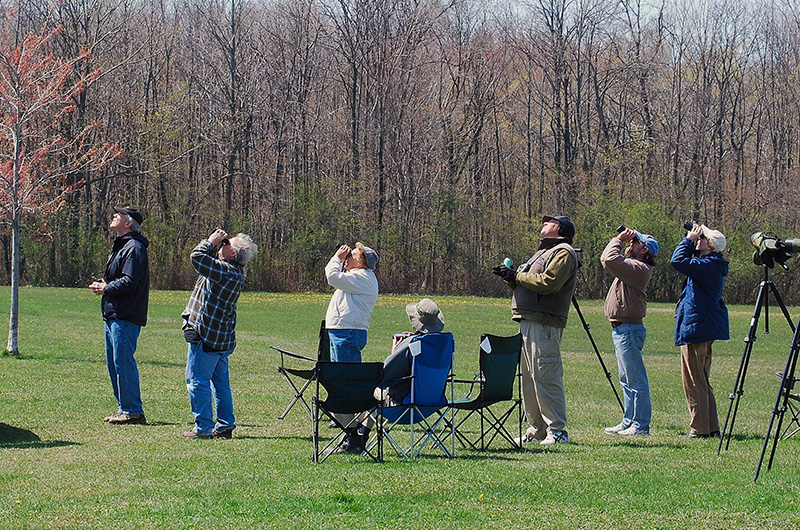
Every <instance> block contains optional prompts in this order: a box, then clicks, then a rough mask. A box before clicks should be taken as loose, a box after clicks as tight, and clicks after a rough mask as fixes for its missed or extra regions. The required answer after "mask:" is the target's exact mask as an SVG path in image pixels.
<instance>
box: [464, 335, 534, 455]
mask: <svg viewBox="0 0 800 530" xmlns="http://www.w3.org/2000/svg"><path fill="white" fill-rule="evenodd" d="M521 349H522V335H521V334H519V333H518V334H516V335H514V336H513V337H498V336H497V335H490V334H488V333H484V334H482V335H481V344H480V358H479V365H480V371H479V372H478V373H477V374H476V378H475V379H472V380H468V379H455V380H454V383H456V384H465V383H466V384H469V385H470V391H469V392H468V393H467V395H466V396H465V397H463V398H458V399H456V400H454V401H452V402H451V403H450V406H451V407H452V408H453V409H454V417H455V418H456V424H455V426H454V428H453V433H454V434H455V436H456V438H457V439H458V441H459V442H460V443H461V445H462V446H464V447H467V446H469V447H471V448H472V449H476V450H477V449H480V450H481V451H483V450H485V449H486V448H487V447H489V445H491V443H492V442H493V441H494V439H495V438H497V437H498V436H499V437H501V438H504V439H505V440H506V441H507V442H508V443H509V444H511V446H512V447H514V448H515V449H520V448H521V446H520V444H519V443H518V442H517V441H516V440H515V439H514V436H512V435H511V433H509V432H508V429H506V426H505V424H506V421H507V420H509V418H510V419H511V420H512V421H516V423H517V426H516V430H517V431H518V436H519V438H517V439H520V438H522V395H521V377H522V376H521V374H520V369H519V358H520V351H521ZM514 381H516V382H517V385H516V387H517V391H516V396H515V395H514ZM475 385H477V386H478V388H479V392H478V395H477V396H475V397H474V398H471V397H470V394H471V393H472V390H473V387H474V386H475ZM508 403H510V404H511V406H510V407H508ZM499 407H502V408H499ZM498 409H499V410H498ZM461 411H464V412H465V413H466V414H465V415H464V416H463V417H461V418H459V412H461ZM476 412H477V413H478V415H479V416H480V434H479V436H478V437H477V438H474V439H470V437H469V436H468V435H467V432H466V426H465V423H466V421H467V420H468V419H469V418H470V417H472V415H473V414H474V413H476ZM515 412H516V414H514V413H515Z"/></svg>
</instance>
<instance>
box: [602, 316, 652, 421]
mask: <svg viewBox="0 0 800 530" xmlns="http://www.w3.org/2000/svg"><path fill="white" fill-rule="evenodd" d="M646 337H647V331H646V330H645V328H644V325H642V324H625V323H622V324H620V325H619V326H617V327H615V328H613V329H612V330H611V338H612V339H613V340H614V349H615V350H616V353H617V367H618V368H619V382H620V383H621V384H622V394H623V404H624V407H625V411H624V413H623V417H622V423H623V424H624V425H626V426H627V425H634V426H636V427H638V428H639V429H641V430H644V431H649V430H650V417H651V415H652V412H653V410H652V405H651V403H650V383H649V382H648V381H647V370H645V367H644V358H643V357H642V349H643V348H644V341H645V338H646Z"/></svg>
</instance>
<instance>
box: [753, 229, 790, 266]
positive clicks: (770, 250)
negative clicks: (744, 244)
mask: <svg viewBox="0 0 800 530" xmlns="http://www.w3.org/2000/svg"><path fill="white" fill-rule="evenodd" d="M750 243H752V244H753V246H754V247H756V251H755V253H754V254H753V263H755V264H756V265H758V266H764V267H768V268H770V269H771V268H772V267H774V266H775V264H776V263H777V264H779V265H780V266H781V267H783V268H784V269H786V268H787V267H786V265H784V263H786V261H788V260H789V258H791V257H792V256H793V255H794V254H795V253H796V252H800V241H798V240H796V239H795V238H793V237H790V238H787V239H786V240H781V239H779V238H778V236H777V235H775V233H774V232H756V233H755V234H753V235H752V236H750Z"/></svg>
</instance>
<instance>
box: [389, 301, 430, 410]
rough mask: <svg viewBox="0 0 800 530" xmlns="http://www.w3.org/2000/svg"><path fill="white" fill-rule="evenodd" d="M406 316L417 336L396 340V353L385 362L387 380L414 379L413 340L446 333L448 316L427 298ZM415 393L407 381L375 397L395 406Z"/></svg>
mask: <svg viewBox="0 0 800 530" xmlns="http://www.w3.org/2000/svg"><path fill="white" fill-rule="evenodd" d="M406 314H407V315H408V319H409V320H410V321H411V329H413V330H414V331H413V332H410V333H409V332H406V333H398V334H396V335H395V336H394V337H393V338H392V353H391V354H390V355H389V356H388V357H387V358H386V360H385V361H383V369H384V373H383V379H384V380H385V381H397V380H398V379H402V378H403V377H407V376H409V375H411V348H410V346H411V340H412V339H413V338H414V337H416V336H418V335H422V334H423V333H438V332H440V331H442V330H443V329H444V316H443V315H442V312H441V311H440V310H439V306H437V305H436V302H434V301H433V300H431V299H430V298H423V299H422V300H420V301H419V303H417V304H408V305H407V306H406ZM409 392H411V381H410V380H408V381H403V382H402V383H398V384H396V385H393V386H391V387H389V388H387V389H385V390H382V389H377V390H376V395H375V397H376V398H378V399H379V400H382V401H384V404H385V405H387V406H391V405H394V404H400V403H402V402H403V399H404V398H405V397H406V396H407V395H408V393H409Z"/></svg>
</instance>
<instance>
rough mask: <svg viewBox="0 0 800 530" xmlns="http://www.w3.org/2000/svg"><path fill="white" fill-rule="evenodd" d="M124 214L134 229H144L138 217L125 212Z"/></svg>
mask: <svg viewBox="0 0 800 530" xmlns="http://www.w3.org/2000/svg"><path fill="white" fill-rule="evenodd" d="M123 215H124V216H125V218H126V219H127V220H128V221H129V222H130V223H131V230H133V231H134V232H141V231H142V225H140V224H139V223H137V222H136V219H134V218H133V217H131V216H130V215H128V214H123Z"/></svg>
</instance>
